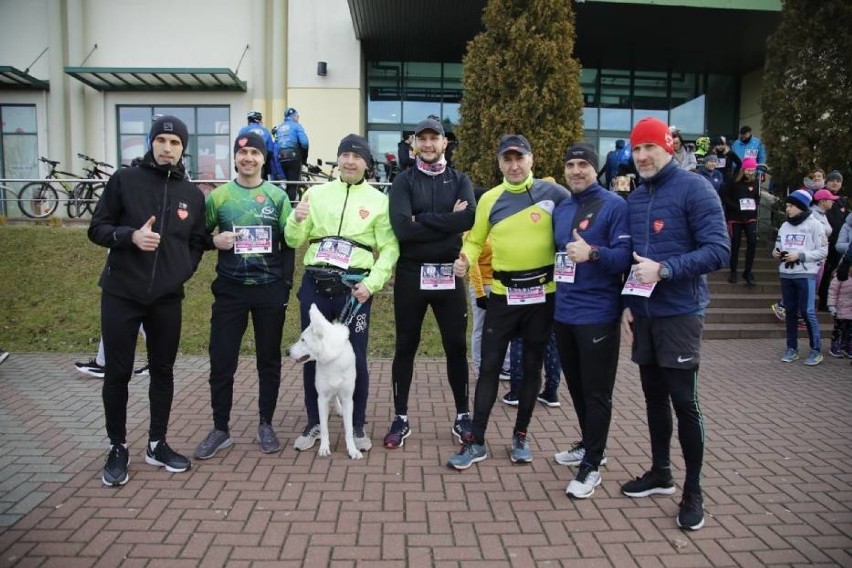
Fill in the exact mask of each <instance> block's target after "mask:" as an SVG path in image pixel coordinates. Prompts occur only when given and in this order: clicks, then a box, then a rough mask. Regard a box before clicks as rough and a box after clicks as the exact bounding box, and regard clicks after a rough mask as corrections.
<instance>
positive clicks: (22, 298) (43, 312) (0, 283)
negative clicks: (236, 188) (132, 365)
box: [0, 224, 470, 358]
mask: <svg viewBox="0 0 852 568" xmlns="http://www.w3.org/2000/svg"><path fill="white" fill-rule="evenodd" d="M0 248H2V251H3V252H2V254H0V298H2V302H3V306H4V310H3V311H4V314H5V316H4V317H3V320H2V323H0V348H1V349H4V350H7V351H24V352H27V351H55V352H65V353H88V352H92V353H94V351H95V350H96V349H97V345H98V339H99V337H100V288H98V278H99V277H100V274H101V270H102V269H103V266H104V257H105V255H106V249H105V248H103V247H99V246H97V245H95V244H93V243H91V242H90V241H89V239H88V238H87V236H86V228H85V227H84V226H68V227H64V226H46V225H39V226H36V225H8V224H0ZM302 256H303V254H298V255H297V261H296V276H297V279H296V282H301V276H302V264H301V259H302ZM215 266H216V253H215V251H210V252H207V253H205V255H204V257H203V259H202V261H201V265H200V266H199V268H198V271H197V272H196V274H195V276H193V277H192V279H191V280H190V281H189V282H188V283H187V284H186V300H184V303H183V331H182V334H181V345H180V352H181V353H183V354H187V355H204V354H206V353H207V347H208V342H209V336H210V306H211V305H212V304H213V294H212V293H211V292H210V283H211V282H212V281H213V278H214V277H215ZM469 319H470V318H469ZM298 335H299V300H298V299H296V291H295V290H293V292H292V293H291V294H290V306H289V307H288V308H287V320H286V322H285V324H284V343H283V345H284V346H285V347H286V346H287V345H290V344H291V343H292V342H293V341H295V339H296V338H297V337H298ZM394 341H395V333H394V321H393V296H392V294H391V293H390V292H388V291H383V292H379V293H378V294H376V297H375V299H374V301H373V310H372V314H371V321H370V355H371V356H372V357H383V358H387V357H393V350H394ZM140 348H143V346H142V344H141V342H140ZM242 353H243V354H244V355H253V354H254V338H253V334H252V331H251V323H249V326H248V330H247V331H246V335H245V337H244V338H243V345H242ZM418 355H419V356H421V357H443V355H444V351H443V347H442V346H441V336H440V334H439V332H438V326H437V324H436V323H435V318H434V317H433V316H432V315H431V312H429V314H428V315H427V316H426V320H425V322H424V324H423V335H422V340H421V343H420V350H419V351H418Z"/></svg>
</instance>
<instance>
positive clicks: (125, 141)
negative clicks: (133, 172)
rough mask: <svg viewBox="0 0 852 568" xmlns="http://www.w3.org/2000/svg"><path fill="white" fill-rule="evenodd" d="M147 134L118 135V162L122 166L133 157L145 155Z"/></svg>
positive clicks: (126, 164)
mask: <svg viewBox="0 0 852 568" xmlns="http://www.w3.org/2000/svg"><path fill="white" fill-rule="evenodd" d="M146 138H147V135H145V134H143V135H136V134H132V135H121V136H119V137H118V144H119V162H121V165H123V166H129V165H130V162H132V161H133V158H141V157H142V156H143V155H145V152H146V151H147V149H146V142H145V139H146Z"/></svg>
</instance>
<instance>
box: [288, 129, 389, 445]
mask: <svg viewBox="0 0 852 568" xmlns="http://www.w3.org/2000/svg"><path fill="white" fill-rule="evenodd" d="M371 159H372V156H371V153H370V144H369V142H367V140H366V139H365V138H363V137H361V136H358V135H356V134H349V135H348V136H346V137H345V138H343V140H341V142H340V146H339V147H338V149H337V162H338V164H339V166H340V178H339V179H335V180H333V181H330V182H328V183H324V184H322V185H318V186H315V187H312V188H311V189H309V190H308V191H306V192H305V194H304V195H303V196H302V200H301V201H300V202H299V204H298V205H297V206H296V208H295V209H294V210H293V212H292V213H291V214H290V216H289V217H288V219H287V224H286V226H285V228H284V237H285V240H286V242H287V244H288V245H289V246H291V247H293V248H294V249H295V248H298V247H300V246H302V245H303V244H304V243H305V242H308V243H310V244H309V246H308V249H307V252H306V253H305V259H304V264H305V275H304V276H303V278H302V284H301V287H300V288H299V292H298V294H297V297H298V298H299V302H300V303H301V306H300V314H301V321H302V329H303V330H304V329H305V328H307V327H308V325H309V324H310V316H309V314H308V310H309V309H310V306H311V304H316V305H317V308H319V310H320V311H321V312H322V314H323V315H324V316H325V317H326V318H327V319H329V320H332V319H335V318H337V317H339V316H342V317H341V320H342V321H344V323H347V325H348V326H349V339H350V341H351V343H352V348H353V349H354V350H355V361H356V369H357V374H356V378H355V395H354V407H355V408H354V413H353V417H352V425H353V427H354V430H355V445H356V446H357V448H358V449H359V450H361V451H367V450H369V449H370V448H371V447H372V442H371V441H370V437H369V435H367V434H366V433H365V432H364V424H365V423H366V408H367V395H368V391H369V387H370V376H369V373H368V371H367V339H368V327H369V321H370V307H371V305H372V296H373V294H374V293H376V292H378V291H379V290H381V289H382V287H384V285H385V284H387V282H388V280H389V279H390V277H391V274H392V270H393V266H394V264H395V263H396V259H397V258H398V257H399V243H397V240H396V236H395V235H394V232H393V229H392V228H391V225H390V219H389V216H388V198H387V196H386V195H385V194H383V193H382V192H380V191H379V190H377V189H376V188H374V187H373V186H371V185H370V184H368V183H367V182H366V181H365V180H364V174H365V173H366V171H367V167H368V164H369V163H370V161H371ZM375 253H378V254H375ZM315 380H316V364H315V363H313V362H311V363H306V364H305V367H304V384H305V409H306V411H307V416H308V423H307V426H306V427H305V429H304V431H303V432H302V435H301V436H299V437H298V438H296V442H295V443H294V447H295V448H296V449H297V450H299V451H303V450H307V449H310V448H312V447H313V446H314V444H315V443H316V441H317V440H318V439H319V436H320V428H319V409H318V407H317V389H316V382H315Z"/></svg>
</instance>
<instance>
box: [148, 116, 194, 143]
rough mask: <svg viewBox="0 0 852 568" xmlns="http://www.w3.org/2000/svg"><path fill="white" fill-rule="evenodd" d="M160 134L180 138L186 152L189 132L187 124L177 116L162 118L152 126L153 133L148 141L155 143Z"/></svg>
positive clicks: (149, 135)
mask: <svg viewBox="0 0 852 568" xmlns="http://www.w3.org/2000/svg"><path fill="white" fill-rule="evenodd" d="M160 134H174V135H175V136H177V137H178V138H180V142H181V144H183V151H184V152H186V146H187V143H188V142H189V131H188V130H187V129H186V124H184V123H183V121H182V120H181V119H179V118H178V117H176V116H169V115H166V116H161V117H160V118H158V119H157V120H155V121H154V123H153V124H151V132H150V134H148V140H150V141H151V142H153V141H154V138H156V137H157V136H158V135H160Z"/></svg>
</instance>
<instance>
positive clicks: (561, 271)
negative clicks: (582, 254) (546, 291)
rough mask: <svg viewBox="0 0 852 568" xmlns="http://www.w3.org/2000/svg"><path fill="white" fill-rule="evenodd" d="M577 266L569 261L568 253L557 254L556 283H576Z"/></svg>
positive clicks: (554, 264) (554, 276)
mask: <svg viewBox="0 0 852 568" xmlns="http://www.w3.org/2000/svg"><path fill="white" fill-rule="evenodd" d="M576 271H577V264H576V263H575V262H572V261H571V260H569V259H568V253H564V252H557V253H556V260H555V261H554V262H553V279H554V280H555V281H556V282H565V283H567V284H573V283H574V274H575V273H576Z"/></svg>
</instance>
